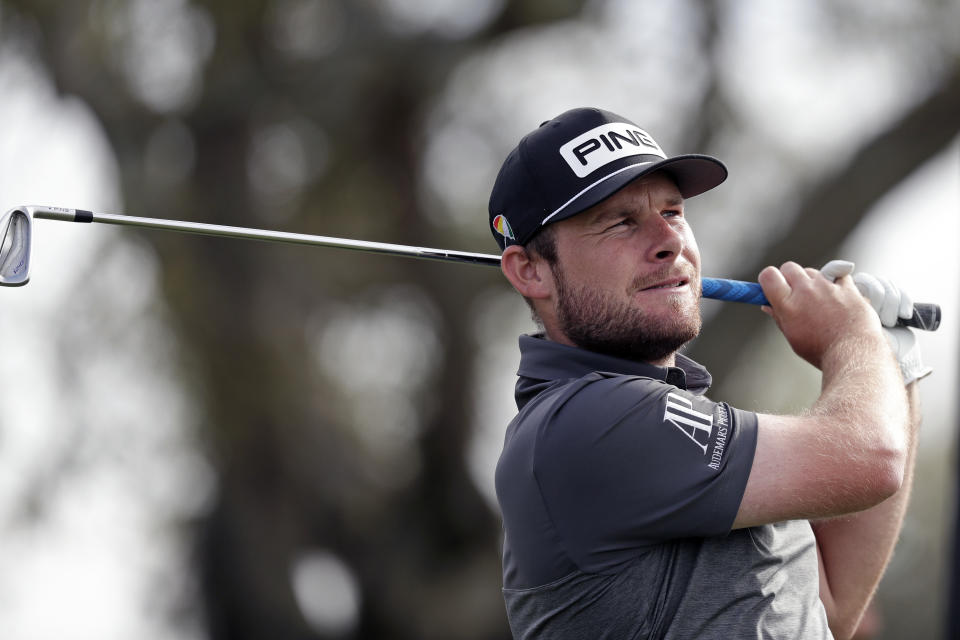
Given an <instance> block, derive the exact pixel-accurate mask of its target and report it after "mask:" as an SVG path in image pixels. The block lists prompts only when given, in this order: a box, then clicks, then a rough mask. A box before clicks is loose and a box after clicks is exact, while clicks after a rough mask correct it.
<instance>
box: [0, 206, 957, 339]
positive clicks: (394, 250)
mask: <svg viewBox="0 0 960 640" xmlns="http://www.w3.org/2000/svg"><path fill="white" fill-rule="evenodd" d="M34 219H40V220H60V221H63V222H100V223H103V224H114V225H124V226H131V227H142V228H147V229H161V230H165V231H180V232H183V233H195V234H200V235H207V236H217V237H224V238H242V239H246V240H263V241H267V242H283V243H288V244H300V245H309V246H319V247H333V248H340V249H352V250H354V251H366V252H368V253H378V254H386V255H394V256H405V257H409V258H419V259H423V260H440V261H444V262H462V263H468V264H479V265H486V266H492V267H499V266H500V256H496V255H490V254H484V253H468V252H464V251H449V250H446V249H430V248H426V247H411V246H407V245H400V244H389V243H384V242H369V241H365V240H349V239H346V238H331V237H327V236H316V235H307V234H302V233H287V232H284V231H266V230H262V229H249V228H246V227H230V226H224V225H216V224H204V223H199V222H183V221H180V220H161V219H157V218H138V217H135V216H124V215H116V214H110V213H94V212H92V211H86V210H83V209H66V208H62V207H43V206H23V207H16V208H14V209H11V210H10V211H7V212H6V213H5V214H4V215H3V217H2V218H0V234H2V240H0V286H7V287H17V286H22V285H25V284H27V282H28V281H29V280H30V247H31V240H32V235H33V231H32V229H33V220H34ZM701 282H702V287H703V296H704V297H705V298H711V299H714V300H726V301H729V302H744V303H748V304H756V305H764V304H768V302H767V299H766V297H765V296H764V295H763V289H762V288H761V287H760V285H759V284H757V283H755V282H743V281H740V280H726V279H723V278H701ZM899 323H900V324H902V325H904V326H908V327H914V328H916V329H923V330H925V331H935V330H936V329H937V327H939V326H940V307H939V306H938V305H936V304H930V303H917V304H915V305H914V307H913V317H912V318H909V319H907V320H902V319H901V320H900V321H899Z"/></svg>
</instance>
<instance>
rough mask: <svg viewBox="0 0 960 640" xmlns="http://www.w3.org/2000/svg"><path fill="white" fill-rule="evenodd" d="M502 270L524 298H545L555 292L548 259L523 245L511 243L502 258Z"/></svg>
mask: <svg viewBox="0 0 960 640" xmlns="http://www.w3.org/2000/svg"><path fill="white" fill-rule="evenodd" d="M500 270H501V271H503V275H505V276H506V277H507V280H509V281H510V284H512V285H513V288H514V289H516V290H517V292H518V293H519V294H520V295H522V296H523V297H524V298H530V299H531V300H543V299H546V298H549V297H550V296H551V295H552V294H553V272H552V271H551V270H550V265H549V264H547V261H546V260H544V259H543V258H542V257H540V256H538V255H534V254H532V253H531V252H528V251H527V250H526V249H524V248H523V247H522V246H520V245H517V244H514V245H510V246H509V247H507V248H506V249H504V251H503V256H502V257H501V258H500Z"/></svg>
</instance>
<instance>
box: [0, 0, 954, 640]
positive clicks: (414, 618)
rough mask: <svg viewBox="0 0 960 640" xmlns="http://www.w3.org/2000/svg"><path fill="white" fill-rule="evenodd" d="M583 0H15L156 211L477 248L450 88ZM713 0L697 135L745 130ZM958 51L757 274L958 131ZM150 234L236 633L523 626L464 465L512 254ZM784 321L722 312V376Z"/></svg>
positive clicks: (827, 235)
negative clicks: (458, 224) (299, 574)
mask: <svg viewBox="0 0 960 640" xmlns="http://www.w3.org/2000/svg"><path fill="white" fill-rule="evenodd" d="M441 4H442V3H441ZM585 4H587V3H585V2H583V1H582V0H564V1H562V2H538V1H537V0H518V1H514V2H503V1H497V0H487V1H485V2H484V1H478V2H472V3H464V7H463V9H462V10H461V11H457V12H455V13H453V14H449V13H448V14H443V13H431V9H430V7H431V6H434V5H433V3H421V4H418V3H416V2H412V1H410V2H403V1H402V0H382V1H380V2H372V1H371V2H349V1H347V0H249V1H246V2H226V1H215V0H207V1H205V2H192V3H191V2H189V1H188V0H130V1H129V2H118V1H117V0H76V1H74V2H70V3H59V2H51V1H49V0H3V2H2V5H0V8H2V10H3V14H2V17H3V22H2V23H0V29H2V35H3V37H4V38H9V39H20V40H21V41H22V42H23V44H24V45H25V46H27V47H30V48H32V49H33V51H34V52H35V54H36V55H37V56H38V57H39V58H40V59H41V60H42V63H43V64H44V65H45V67H46V68H47V69H48V70H49V72H50V73H51V75H52V77H53V78H54V80H55V82H56V84H57V86H58V88H59V90H60V91H61V92H62V93H63V94H68V95H76V96H78V97H80V98H81V99H82V100H83V101H84V102H85V103H86V104H88V105H89V106H90V108H91V109H92V110H93V111H94V113H95V114H96V116H97V117H98V118H99V120H100V121H101V123H102V126H103V129H104V131H105V133H106V135H107V137H108V138H109V140H110V143H111V145H112V147H113V150H114V152H115V154H116V157H117V159H118V164H119V168H120V180H121V188H122V192H123V194H124V199H125V203H126V207H127V210H128V211H129V212H131V213H137V214H142V215H147V216H158V217H164V216H170V215H171V212H175V213H176V217H179V218H184V219H194V220H201V221H208V222H215V223H226V224H233V225H244V226H268V227H271V228H276V227H280V226H282V227H283V228H286V229H290V230H296V231H302V232H307V233H311V232H316V233H322V234H325V235H343V236H348V237H358V238H365V239H381V240H384V241H391V242H402V243H410V244H417V245H423V246H461V243H460V242H459V240H461V239H462V237H463V236H458V235H457V233H458V231H456V230H455V229H454V228H453V227H450V226H447V227H441V226H440V225H437V224H435V223H434V218H432V217H430V215H429V211H428V206H427V205H425V204H424V198H423V196H422V193H421V190H422V182H423V180H422V176H421V175H420V173H421V170H422V166H423V162H424V160H423V153H424V152H423V148H424V143H425V139H426V138H427V136H428V133H429V132H428V131H427V130H426V129H427V126H428V124H427V123H428V121H429V119H428V114H429V111H430V109H431V107H432V105H433V103H434V101H435V100H436V98H437V96H438V95H439V94H440V92H441V91H443V90H444V88H445V86H446V84H447V82H448V81H449V79H450V77H451V75H452V73H453V72H454V71H455V70H456V69H457V68H458V66H459V65H461V63H463V62H464V61H465V60H467V59H468V58H469V57H470V56H471V55H473V54H475V53H477V52H479V51H481V50H482V49H483V48H484V47H486V46H490V45H491V44H493V43H496V42H501V41H502V40H503V39H504V36H505V35H506V34H508V33H512V32H519V31H520V30H523V29H529V28H532V27H537V26H545V25H550V24H555V23H557V22H558V21H563V20H564V19H566V18H569V17H572V16H575V15H578V14H579V12H581V11H582V10H583V8H584V7H583V5H585ZM691 5H692V6H693V7H695V9H696V11H697V13H698V15H699V16H700V18H701V21H700V22H701V27H702V28H701V29H700V30H699V32H698V34H697V40H696V41H694V42H690V43H689V46H691V47H694V48H696V49H697V51H698V55H699V57H700V59H702V60H703V61H704V63H703V66H704V67H705V71H704V74H705V77H706V81H705V82H704V83H703V88H702V90H701V91H700V92H699V95H698V96H697V97H696V100H698V102H697V105H696V108H694V109H692V110H691V111H690V112H689V113H687V114H684V115H683V121H684V125H683V126H680V127H679V129H680V130H683V131H685V132H686V135H687V136H688V141H687V143H686V144H683V145H678V146H679V147H682V148H696V149H704V150H709V149H710V148H711V147H712V146H713V144H714V140H715V139H716V138H717V137H718V135H719V134H720V133H722V132H724V131H728V130H735V128H736V125H737V123H736V119H737V114H736V112H735V108H734V106H733V105H732V104H731V103H730V102H729V96H728V95H727V93H726V92H725V90H724V85H723V82H724V77H723V73H722V70H721V69H719V68H717V67H716V65H717V64H718V62H717V61H719V60H721V59H722V56H721V55H719V53H718V49H719V48H720V47H721V46H722V43H721V38H720V37H719V35H720V34H719V29H720V23H721V22H722V20H721V18H722V10H725V9H723V7H724V5H722V4H720V3H718V2H716V0H698V1H697V2H692V3H691ZM418 7H419V8H418ZM467 7H469V10H468V9H467ZM957 69H958V66H957V63H956V61H955V60H954V61H953V68H952V72H947V73H944V74H943V76H942V81H941V83H940V85H939V86H938V87H937V88H936V89H935V90H934V91H933V92H932V93H931V95H930V96H929V97H928V98H926V99H924V100H921V101H919V102H917V103H916V104H913V105H908V107H907V108H906V112H905V114H904V116H903V117H902V118H901V119H900V120H899V121H898V122H895V123H893V124H892V125H891V126H890V127H889V129H888V130H885V131H882V132H880V133H878V134H877V135H876V136H874V137H873V138H872V139H870V140H868V141H866V143H865V144H863V145H862V147H861V148H860V149H859V150H857V151H856V152H854V153H853V154H852V155H851V160H850V162H849V163H848V165H847V167H846V168H845V169H844V170H842V171H841V172H840V173H839V174H838V175H833V176H831V177H830V178H829V179H825V180H824V181H823V182H822V183H821V184H820V185H817V186H815V187H814V188H812V189H809V190H808V191H807V195H806V196H805V198H804V200H803V201H802V202H800V203H799V204H798V205H797V206H796V207H795V216H794V218H793V219H794V220H795V221H796V222H794V223H793V227H792V228H790V229H788V230H787V231H786V232H785V233H784V234H783V235H782V239H781V238H780V237H777V238H771V239H770V241H769V247H768V248H767V250H766V251H764V250H758V251H756V253H755V257H754V258H747V259H745V260H744V261H743V262H742V263H741V266H742V273H741V274H740V275H741V276H742V277H744V278H750V277H752V276H753V275H754V274H755V273H756V272H757V271H758V270H759V268H760V267H761V266H763V265H764V264H766V263H768V262H771V263H775V262H781V261H783V260H784V259H787V258H788V257H789V258H793V259H799V260H801V261H804V262H807V263H816V262H818V261H823V259H825V258H829V257H832V253H833V251H834V250H835V248H836V247H837V246H839V244H840V243H841V241H842V240H843V238H844V237H845V236H846V235H847V234H848V233H849V231H850V230H851V229H852V228H853V227H854V226H855V225H856V223H857V222H858V221H859V220H860V218H861V217H862V216H863V215H864V214H865V213H866V212H867V210H868V208H869V205H870V204H872V203H873V202H875V201H876V200H877V199H878V198H879V197H880V196H882V195H883V193H885V192H886V191H888V190H890V189H892V188H893V187H894V186H895V185H896V184H897V182H898V181H899V180H900V179H902V178H903V177H904V176H906V175H908V174H909V173H910V171H911V170H912V169H913V168H915V167H917V166H919V165H920V164H922V162H923V161H924V160H925V159H927V158H929V157H931V156H932V155H934V154H935V153H936V152H937V151H938V150H939V149H941V148H942V147H943V146H944V145H945V144H946V143H947V142H948V141H949V140H950V139H952V138H953V137H954V136H955V135H956V133H957V129H958V120H957V118H956V116H955V114H956V113H957V112H958V107H960V96H958V92H960V74H958V72H957ZM483 98H484V97H483V96H480V95H478V96H477V97H476V100H482V99H483ZM891 149H896V150H897V152H896V153H892V152H891ZM879 158H883V159H884V161H885V162H884V163H877V162H874V161H875V160H876V159H879ZM838 214H842V215H838ZM810 230H815V232H816V234H817V238H816V242H810V241H809V233H810ZM144 239H146V240H148V241H149V242H151V243H153V244H154V245H156V247H157V249H158V250H157V255H158V257H159V260H160V262H161V274H162V285H163V293H164V295H165V297H166V299H167V302H168V304H169V307H170V308H171V310H172V313H173V315H174V319H175V320H174V321H175V322H176V329H177V331H178V333H179V336H180V339H181V340H182V343H183V345H184V348H183V350H184V353H187V354H189V356H188V357H187V358H186V361H187V363H189V365H190V367H189V368H188V369H187V370H185V372H184V379H185V380H186V381H188V382H185V385H187V384H189V387H190V389H191V390H192V393H194V394H195V395H196V397H197V399H198V404H199V406H200V407H201V408H202V411H203V419H202V425H203V433H202V438H203V441H204V443H205V445H206V453H207V455H208V457H209V459H210V460H211V462H212V464H213V465H214V467H215V469H216V473H217V478H218V487H217V495H216V499H215V504H214V506H213V508H212V509H211V511H210V512H209V513H207V514H206V515H205V516H204V517H203V518H202V520H201V521H200V522H198V523H196V533H197V541H198V543H197V547H196V554H197V556H196V557H197V563H196V564H197V567H198V571H199V573H200V575H201V582H202V586H203V589H202V593H203V599H204V601H203V605H202V606H203V608H204V611H205V619H206V620H207V623H208V629H209V633H210V637H211V638H238V639H243V638H263V637H269V638H310V637H312V638H324V637H331V638H333V637H355V638H379V637H389V638H397V639H403V638H411V639H412V638H418V639H421V638H423V639H429V638H444V639H454V638H464V639H486V638H506V637H508V635H509V632H508V630H507V628H506V622H505V616H504V614H503V605H502V600H501V598H500V593H499V585H500V573H499V556H498V553H497V552H498V537H499V522H498V520H497V517H496V515H495V514H494V513H493V512H492V511H491V510H490V508H489V506H488V505H487V503H486V502H485V501H484V500H483V499H482V498H481V496H480V495H479V494H478V492H477V490H476V488H475V486H474V485H473V483H472V481H471V479H470V477H469V475H468V473H467V464H466V462H465V459H464V453H465V449H466V446H467V443H468V438H469V435H470V427H471V424H472V423H473V416H474V414H475V412H476V411H475V410H476V407H474V406H473V402H474V400H473V390H474V389H475V386H476V381H475V380H474V379H473V376H474V375H475V371H476V362H475V359H476V357H477V356H476V352H477V349H476V348H475V347H476V345H475V343H474V341H475V339H476V338H475V335H474V328H473V318H472V317H471V315H470V314H471V309H472V306H471V302H473V300H474V298H475V294H476V292H477V290H478V289H480V288H482V287H484V286H486V285H489V284H493V283H495V282H499V277H498V275H497V274H496V273H495V272H493V273H490V272H486V271H483V270H474V269H467V268H464V269H459V270H458V268H457V267H449V268H443V269H438V268H436V267H435V266H434V265H424V264H421V263H418V262H408V261H403V260H398V259H394V258H376V257H370V256H360V257H356V256H353V255H352V254H341V253H338V252H328V251H324V252H317V251H308V250H306V249H294V248H289V247H286V248H283V247H273V246H266V245H263V246H255V247H251V246H249V245H246V244H243V243H238V242H234V241H226V240H215V239H202V238H186V239H185V238H182V237H177V236H164V235H161V234H150V235H145V236H144ZM331 274H332V276H331ZM730 275H737V274H730ZM759 317H760V315H759V314H756V313H746V312H744V310H742V309H737V308H736V307H734V306H732V305H731V306H727V307H724V309H723V310H722V311H721V312H720V314H718V316H717V317H716V319H715V320H714V321H713V323H714V327H711V328H708V330H707V331H706V332H705V337H704V339H702V340H700V341H698V343H697V344H696V345H695V351H694V355H695V356H697V357H701V358H702V359H704V360H705V361H708V362H709V363H710V365H711V368H712V369H713V370H714V373H715V375H716V378H717V379H719V380H723V379H724V378H726V376H725V375H724V373H725V372H726V369H725V367H728V366H732V365H733V363H734V362H735V358H734V357H733V353H732V352H731V351H730V350H731V349H744V345H745V344H746V343H748V342H749V340H750V338H751V337H752V334H753V333H754V332H755V327H756V324H755V323H756V321H757V319H758V318H759ZM714 328H719V329H720V330H719V331H714V330H713V329H714ZM710 336H717V338H716V339H711V338H710ZM720 336H723V338H722V339H720ZM724 391H726V390H724ZM733 391H734V392H735V390H733ZM324 553H328V554H333V556H334V557H336V558H339V559H340V561H342V563H343V564H344V565H345V566H346V567H347V569H348V571H349V572H350V573H349V574H348V575H352V577H353V580H355V582H356V585H357V591H358V594H357V597H358V602H359V611H358V613H357V615H356V619H355V620H351V619H348V620H347V621H346V623H343V624H333V623H332V622H330V620H329V619H328V620H327V622H328V623H329V624H328V625H327V626H326V627H325V626H324V620H323V619H322V616H320V619H314V618H311V619H310V620H308V617H309V611H310V610H311V606H310V603H309V602H307V603H304V601H303V598H305V597H310V595H311V594H309V593H307V594H306V595H304V594H303V593H300V594H298V593H297V592H296V591H295V589H294V583H295V581H294V580H292V578H291V575H292V574H296V569H297V568H298V567H301V568H302V567H310V566H312V567H317V566H321V567H322V566H328V567H329V565H323V564H322V563H320V564H318V563H313V564H308V563H304V559H310V558H314V559H316V558H323V557H327V556H324V555H323V554H324ZM324 575H325V576H326V579H328V580H330V579H333V578H331V575H333V574H331V573H330V571H327V573H326V574H324ZM324 575H321V576H320V578H321V580H320V582H322V581H323V580H322V579H323V578H324ZM346 583H347V584H349V580H347V581H346ZM343 584H344V583H343V582H341V586H343ZM298 596H299V601H298ZM313 597H314V598H315V599H316V598H323V597H325V596H323V595H322V594H321V595H318V594H316V593H314V594H313ZM314 604H316V603H314ZM343 606H345V607H347V608H349V607H348V605H343ZM348 618H349V616H348Z"/></svg>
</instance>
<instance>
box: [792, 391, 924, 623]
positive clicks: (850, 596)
mask: <svg viewBox="0 0 960 640" xmlns="http://www.w3.org/2000/svg"><path fill="white" fill-rule="evenodd" d="M907 395H908V397H909V402H910V426H911V432H910V435H911V439H910V444H909V451H908V454H907V466H906V471H905V473H904V479H903V484H902V486H901V487H900V490H899V491H897V493H895V494H894V495H893V496H892V497H890V498H888V499H887V500H885V501H883V502H881V503H880V504H878V505H877V506H875V507H872V508H870V509H867V510H866V511H862V512H860V513H855V514H851V515H848V516H840V517H838V518H833V519H828V520H820V521H816V522H813V523H811V524H812V526H813V532H814V535H815V536H816V538H817V552H818V556H819V559H820V599H821V601H823V605H824V608H825V609H826V612H827V619H828V621H829V623H830V628H831V630H833V634H834V635H835V636H836V637H837V638H848V637H850V636H852V635H853V633H854V632H855V631H856V629H857V625H858V624H859V621H860V619H861V618H862V616H863V612H864V610H865V609H866V606H867V604H868V603H869V601H870V598H871V597H872V596H873V593H874V591H875V590H876V588H877V584H878V583H879V582H880V577H881V576H882V575H883V572H884V571H885V569H886V567H887V563H888V562H889V560H890V557H891V556H892V555H893V548H894V546H895V545H896V543H897V538H898V536H899V534H900V528H901V526H902V525H903V518H904V515H905V514H906V512H907V503H908V501H909V499H910V489H911V486H912V485H913V468H914V460H915V457H916V449H917V439H918V438H917V435H918V431H919V428H920V420H921V416H920V398H919V393H918V392H917V385H916V383H915V382H914V383H911V384H910V385H909V386H908V387H907Z"/></svg>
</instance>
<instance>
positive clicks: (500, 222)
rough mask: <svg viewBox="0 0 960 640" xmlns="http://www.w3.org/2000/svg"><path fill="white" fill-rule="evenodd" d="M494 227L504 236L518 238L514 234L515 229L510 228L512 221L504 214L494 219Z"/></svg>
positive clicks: (512, 238)
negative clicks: (508, 220)
mask: <svg viewBox="0 0 960 640" xmlns="http://www.w3.org/2000/svg"><path fill="white" fill-rule="evenodd" d="M493 228H494V229H495V230H496V232H497V233H499V234H500V235H502V236H503V237H504V238H507V239H509V240H516V238H515V237H514V235H513V229H511V228H510V223H509V222H507V219H506V218H505V217H504V216H502V215H500V216H497V217H496V218H494V219H493Z"/></svg>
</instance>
